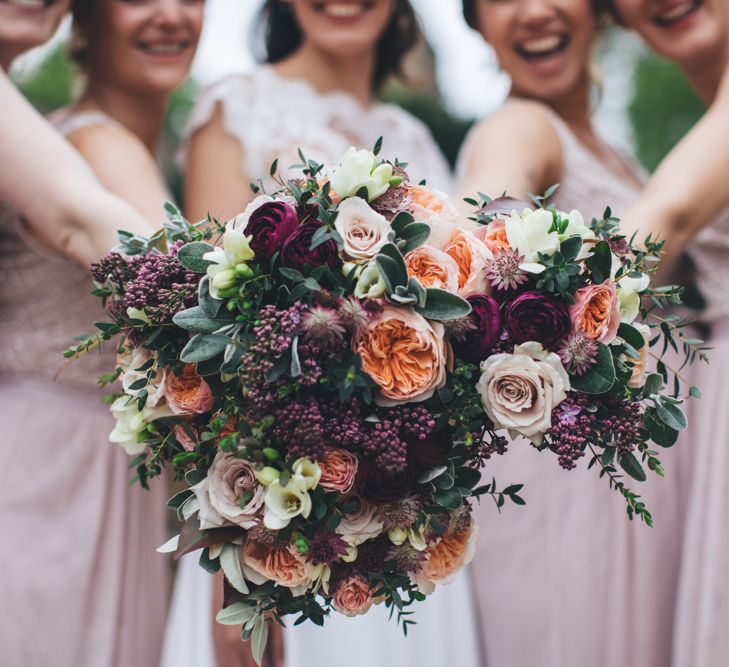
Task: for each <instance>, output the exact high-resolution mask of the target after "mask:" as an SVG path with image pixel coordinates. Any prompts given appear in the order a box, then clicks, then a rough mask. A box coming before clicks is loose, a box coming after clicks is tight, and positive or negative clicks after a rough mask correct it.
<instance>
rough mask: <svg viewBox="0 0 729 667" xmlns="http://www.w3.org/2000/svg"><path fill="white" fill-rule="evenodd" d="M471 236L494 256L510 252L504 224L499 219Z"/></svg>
mask: <svg viewBox="0 0 729 667" xmlns="http://www.w3.org/2000/svg"><path fill="white" fill-rule="evenodd" d="M473 235H474V236H475V237H476V238H477V239H479V240H480V241H483V242H484V243H485V244H486V245H487V246H488V248H489V250H490V251H491V252H493V253H494V254H496V253H499V252H503V251H505V250H511V245H510V244H509V239H508V238H506V223H505V222H504V221H503V220H502V219H500V218H496V219H494V220H492V221H491V222H490V223H489V224H488V225H483V226H481V227H480V228H479V229H477V230H476V231H475V232H474V233H473Z"/></svg>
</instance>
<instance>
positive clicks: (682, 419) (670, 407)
mask: <svg viewBox="0 0 729 667" xmlns="http://www.w3.org/2000/svg"><path fill="white" fill-rule="evenodd" d="M656 414H657V415H658V417H659V418H660V420H661V421H662V422H663V423H664V424H665V425H666V426H668V427H670V428H672V429H675V430H676V431H683V430H684V429H685V428H686V427H687V426H688V420H687V419H686V415H685V414H684V413H683V410H681V408H680V407H679V406H678V405H676V404H675V403H669V402H667V401H663V402H661V403H659V404H658V405H657V406H656Z"/></svg>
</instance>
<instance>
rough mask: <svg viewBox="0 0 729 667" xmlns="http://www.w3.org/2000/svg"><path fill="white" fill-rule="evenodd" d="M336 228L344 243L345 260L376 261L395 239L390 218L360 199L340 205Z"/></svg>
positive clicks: (349, 200)
mask: <svg viewBox="0 0 729 667" xmlns="http://www.w3.org/2000/svg"><path fill="white" fill-rule="evenodd" d="M334 226H335V227H336V230H337V231H338V232H339V235H340V236H341V237H342V240H343V241H344V249H343V254H344V258H345V259H349V260H351V261H353V262H368V261H370V260H372V259H374V258H375V256H376V255H377V253H378V252H380V250H381V249H382V247H383V246H384V245H385V244H386V243H388V242H389V241H390V239H391V237H392V236H393V234H392V228H391V227H390V223H389V222H388V221H387V218H385V216H383V215H380V214H379V213H376V212H375V211H373V210H372V209H371V208H370V205H369V204H368V203H367V202H366V201H364V200H363V199H360V198H359V197H350V198H349V199H345V200H344V201H343V202H342V203H341V204H340V205H339V208H338V209H337V219H336V221H335V222H334Z"/></svg>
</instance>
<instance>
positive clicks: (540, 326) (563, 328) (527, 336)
mask: <svg viewBox="0 0 729 667" xmlns="http://www.w3.org/2000/svg"><path fill="white" fill-rule="evenodd" d="M504 320H505V323H506V330H507V331H508V332H509V337H510V338H511V340H513V341H514V342H515V343H516V344H517V345H519V344H520V343H526V342H527V341H535V342H537V343H541V344H542V345H543V346H544V348H545V349H547V350H554V349H556V347H557V343H559V342H560V341H561V340H562V339H563V338H564V337H565V336H566V335H567V334H568V333H569V332H570V330H571V328H572V322H571V320H570V313H569V308H568V306H567V304H565V303H563V302H561V301H557V300H556V299H554V298H552V297H550V296H546V295H545V294H539V292H524V293H523V294H520V295H519V296H518V297H516V298H515V299H514V300H513V301H511V302H510V303H509V304H507V306H506V310H505V313H504Z"/></svg>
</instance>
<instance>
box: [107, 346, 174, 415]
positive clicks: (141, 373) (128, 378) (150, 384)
mask: <svg viewBox="0 0 729 667" xmlns="http://www.w3.org/2000/svg"><path fill="white" fill-rule="evenodd" d="M151 359H153V355H152V353H151V352H150V351H149V350H147V349H146V348H144V347H134V348H132V349H131V350H127V352H126V353H125V354H121V355H119V357H118V358H117V364H118V365H119V367H120V368H121V369H122V372H123V374H122V378H121V383H122V387H123V388H124V393H125V394H127V395H128V396H133V397H134V398H137V397H138V396H139V393H140V392H141V391H142V389H132V388H131V386H132V385H133V384H134V383H135V382H137V381H138V380H142V379H146V378H147V373H148V372H149V369H147V370H140V369H141V368H142V367H143V366H144V365H145V364H147V363H148V362H149V361H150V360H151ZM152 368H154V374H153V376H152V378H151V379H149V380H148V381H147V386H146V387H145V389H146V390H147V403H146V404H147V406H149V407H150V408H156V407H157V406H158V405H159V404H160V403H161V402H162V401H163V400H164V397H165V372H164V370H163V369H161V368H160V367H159V366H157V365H156V361H155V364H154V366H152Z"/></svg>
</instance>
